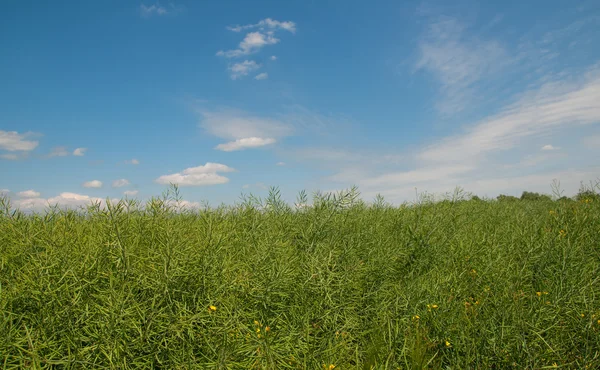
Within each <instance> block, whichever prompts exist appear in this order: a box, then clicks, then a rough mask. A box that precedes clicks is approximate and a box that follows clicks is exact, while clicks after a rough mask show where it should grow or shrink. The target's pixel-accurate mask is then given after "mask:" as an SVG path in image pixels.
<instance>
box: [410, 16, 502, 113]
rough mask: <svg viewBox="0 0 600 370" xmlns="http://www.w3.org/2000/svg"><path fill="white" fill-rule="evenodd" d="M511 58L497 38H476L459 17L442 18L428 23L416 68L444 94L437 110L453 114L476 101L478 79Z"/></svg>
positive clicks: (489, 73) (497, 68)
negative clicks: (428, 77) (434, 80)
mask: <svg viewBox="0 0 600 370" xmlns="http://www.w3.org/2000/svg"><path fill="white" fill-rule="evenodd" d="M511 61H512V58H511V57H510V55H509V53H508V52H507V51H506V50H505V48H504V47H503V46H502V45H501V44H500V43H499V42H498V41H495V40H483V39H480V38H477V37H475V36H473V35H472V34H471V33H469V32H467V30H466V26H465V25H463V24H462V23H460V22H459V21H458V20H456V19H453V18H449V17H440V18H437V19H436V20H434V21H432V22H430V23H429V25H428V27H427V30H426V32H425V34H424V36H423V37H422V38H421V40H420V41H419V44H418V60H417V63H416V66H415V67H416V69H417V70H425V71H427V72H429V73H431V74H432V75H433V76H434V77H435V78H436V80H437V82H438V83H439V86H440V94H441V99H440V100H439V101H438V103H437V109H438V110H439V111H440V112H441V113H442V114H444V115H451V114H456V113H458V112H461V111H462V110H464V109H465V108H466V107H467V104H469V103H470V102H472V101H473V100H474V99H473V98H474V97H475V96H476V93H477V88H478V86H477V84H478V83H479V82H481V81H482V80H485V79H487V78H489V77H490V76H491V75H493V74H494V73H497V72H498V71H500V70H501V69H502V68H503V67H504V66H506V65H507V64H509V63H510V62H511Z"/></svg>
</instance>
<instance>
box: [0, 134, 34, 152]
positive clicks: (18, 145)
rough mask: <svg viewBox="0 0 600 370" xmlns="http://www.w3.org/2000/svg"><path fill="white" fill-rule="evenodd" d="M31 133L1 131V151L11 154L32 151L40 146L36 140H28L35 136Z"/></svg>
mask: <svg viewBox="0 0 600 370" xmlns="http://www.w3.org/2000/svg"><path fill="white" fill-rule="evenodd" d="M33 135H34V134H33V133H31V132H27V133H24V134H20V133H18V132H17V131H2V130H0V149H2V150H7V151H9V152H14V151H24V152H28V151H31V150H33V149H35V148H37V146H38V144H39V143H38V142H37V141H35V140H28V139H27V138H28V137H30V136H33Z"/></svg>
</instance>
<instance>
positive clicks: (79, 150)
mask: <svg viewBox="0 0 600 370" xmlns="http://www.w3.org/2000/svg"><path fill="white" fill-rule="evenodd" d="M86 151H87V148H77V149H75V150H74V151H73V155H74V156H76V157H83V156H84V155H85V152H86Z"/></svg>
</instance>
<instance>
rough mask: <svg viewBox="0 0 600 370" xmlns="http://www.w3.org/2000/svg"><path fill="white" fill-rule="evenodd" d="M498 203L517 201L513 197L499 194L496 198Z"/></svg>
mask: <svg viewBox="0 0 600 370" xmlns="http://www.w3.org/2000/svg"><path fill="white" fill-rule="evenodd" d="M496 199H497V200H498V201H499V202H516V201H518V200H519V198H517V197H513V196H512V195H504V194H500V195H498V196H497V197H496Z"/></svg>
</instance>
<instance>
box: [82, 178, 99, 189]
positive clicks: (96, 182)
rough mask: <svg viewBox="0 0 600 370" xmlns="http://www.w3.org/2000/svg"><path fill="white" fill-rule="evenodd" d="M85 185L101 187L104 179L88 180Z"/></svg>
mask: <svg viewBox="0 0 600 370" xmlns="http://www.w3.org/2000/svg"><path fill="white" fill-rule="evenodd" d="M83 187H84V188H101V187H102V181H100V180H92V181H87V182H84V183H83Z"/></svg>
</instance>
